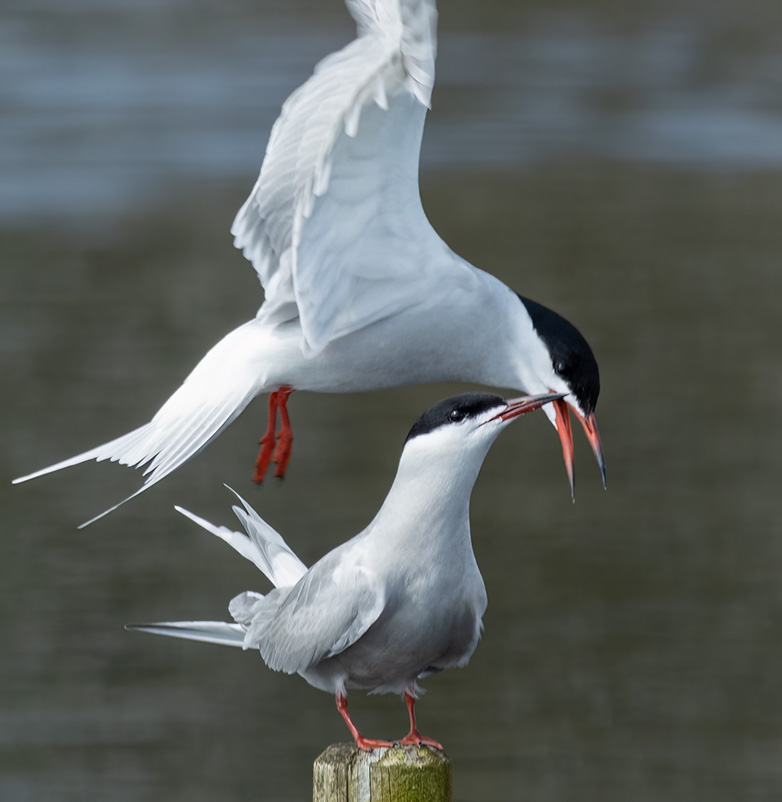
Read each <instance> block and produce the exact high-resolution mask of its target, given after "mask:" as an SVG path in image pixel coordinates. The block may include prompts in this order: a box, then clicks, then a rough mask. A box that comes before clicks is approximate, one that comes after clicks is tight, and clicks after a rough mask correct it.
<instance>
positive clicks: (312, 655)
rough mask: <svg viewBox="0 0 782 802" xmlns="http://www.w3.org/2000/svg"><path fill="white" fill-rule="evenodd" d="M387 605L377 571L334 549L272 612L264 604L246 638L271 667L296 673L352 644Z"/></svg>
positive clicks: (275, 669)
mask: <svg viewBox="0 0 782 802" xmlns="http://www.w3.org/2000/svg"><path fill="white" fill-rule="evenodd" d="M384 607H385V593H384V590H383V588H382V586H381V585H380V583H379V582H378V581H377V577H376V575H375V574H374V573H373V572H372V571H370V570H369V569H367V568H365V567H364V566H361V565H357V564H355V563H352V562H350V561H340V559H339V557H338V556H337V555H336V554H335V553H334V552H331V553H330V554H328V555H326V557H325V558H324V559H322V560H321V561H320V562H318V563H316V564H315V565H314V566H313V567H312V569H311V570H310V571H308V572H307V573H306V574H305V576H304V577H302V579H301V580H300V581H299V583H298V584H297V585H296V586H295V587H293V588H291V589H290V592H289V593H288V594H286V595H285V596H284V598H282V599H281V601H280V603H279V606H278V607H277V609H276V610H275V611H274V613H273V614H271V615H269V613H270V612H271V611H268V610H264V611H263V613H262V614H261V615H259V616H258V620H257V622H256V621H253V622H252V624H251V626H250V629H249V631H248V633H247V634H248V636H249V637H248V640H251V642H253V643H254V645H257V646H258V647H259V648H260V651H261V657H263V659H264V661H265V662H266V664H267V665H268V666H269V668H271V669H273V670H274V671H284V672H285V673H286V674H295V673H299V672H301V671H305V670H306V669H308V668H311V667H312V666H314V665H317V664H318V663H320V662H321V661H323V660H326V659H327V658H329V657H333V656H334V655H336V654H339V653H340V652H342V651H344V650H345V649H347V648H348V647H349V646H351V645H352V644H354V643H355V642H356V641H357V640H358V639H359V638H360V637H361V636H362V635H363V634H364V633H365V632H366V631H367V630H368V629H369V627H371V626H372V624H373V623H374V622H375V621H376V620H377V618H378V616H379V615H380V614H381V613H382V612H383V608H384ZM256 623H257V626H256ZM245 642H247V641H245Z"/></svg>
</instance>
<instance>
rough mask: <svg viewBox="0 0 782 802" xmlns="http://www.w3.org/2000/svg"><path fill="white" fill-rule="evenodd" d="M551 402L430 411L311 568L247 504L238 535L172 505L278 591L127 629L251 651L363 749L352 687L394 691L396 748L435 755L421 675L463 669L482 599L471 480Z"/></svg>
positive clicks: (450, 402)
mask: <svg viewBox="0 0 782 802" xmlns="http://www.w3.org/2000/svg"><path fill="white" fill-rule="evenodd" d="M561 398H562V396H561V395H557V394H548V395H540V396H529V397H523V398H518V399H513V400H508V401H504V400H503V399H502V398H500V397H499V396H494V395H488V394H484V393H465V394H462V395H458V396H454V397H453V398H448V399H446V400H445V401H441V402H440V403H439V404H436V405H435V406H433V407H431V408H430V409H429V410H427V411H426V412H425V413H424V414H423V415H422V416H421V417H420V418H419V419H418V421H417V422H416V424H415V425H414V426H413V428H412V429H411V430H410V433H409V434H408V436H407V440H406V442H405V445H404V449H403V451H402V456H401V459H400V460H399V467H398V469H397V473H396V478H395V479H394V482H393V485H392V486H391V490H390V491H389V493H388V496H387V497H386V499H385V501H384V502H383V505H382V506H381V508H380V510H379V512H378V513H377V515H376V516H375V518H374V520H373V521H372V522H371V523H370V524H369V526H367V528H366V529H364V531H363V532H361V533H360V534H358V535H356V536H355V537H354V538H352V539H351V540H348V541H347V542H346V543H343V544H342V545H341V546H338V547H337V548H335V549H334V550H333V551H330V552H329V553H328V554H326V555H325V556H324V557H323V558H321V559H320V560H319V561H318V562H316V563H315V564H314V565H313V566H312V567H311V568H309V569H307V567H306V566H305V565H304V563H302V562H301V560H299V558H298V557H297V556H296V555H295V554H294V553H293V552H292V551H291V549H290V548H289V547H288V546H287V544H286V543H285V541H284V540H283V539H282V536H281V535H279V534H278V533H277V532H276V531H275V530H274V529H272V528H271V526H269V524H267V523H266V522H265V521H264V520H263V519H262V518H261V517H260V516H259V515H258V513H256V512H255V511H254V510H253V509H252V507H250V505H249V504H248V503H247V502H246V501H244V500H243V499H242V498H241V497H239V500H240V501H241V502H242V504H243V507H239V506H235V507H234V508H233V510H234V512H235V513H236V515H237V517H238V518H239V520H240V521H241V522H242V524H243V526H244V528H245V530H246V532H247V534H243V533H239V532H235V531H232V530H231V529H228V528H226V527H222V526H214V525H213V524H210V523H209V522H207V521H204V520H203V519H201V518H199V517H197V516H195V515H193V514H192V513H190V512H188V511H186V510H183V509H181V508H180V507H177V509H178V510H179V511H180V512H182V513H183V514H184V515H186V516H188V517H189V518H191V519H192V520H194V521H195V522H196V523H198V524H200V525H201V526H202V527H203V528H204V529H207V530H208V531H209V532H212V533H213V534H215V535H217V536H218V537H220V538H222V539H223V540H224V541H225V542H226V543H228V544H229V545H230V546H232V547H233V548H234V549H236V551H238V552H239V554H241V555H242V556H243V557H245V558H246V559H248V560H250V561H251V562H253V563H254V564H255V565H256V566H257V567H258V568H259V569H260V570H261V571H262V572H263V573H264V574H265V575H266V576H267V577H268V578H269V579H270V580H271V582H272V584H273V585H274V586H275V589H274V590H272V591H271V592H270V593H267V594H266V595H262V594H260V593H256V592H254V591H247V592H245V593H241V594H240V595H238V596H236V598H234V599H233V600H232V601H231V603H230V605H229V608H228V609H229V611H230V613H231V616H232V617H233V619H234V622H233V623H226V622H222V621H171V622H160V623H155V624H138V625H129V626H128V628H129V629H139V630H143V631H145V632H152V633H155V634H159V635H169V636H172V637H176V638H187V639H191V640H199V641H206V642H209V643H218V644H224V645H227V646H240V647H242V648H244V649H259V650H260V653H261V657H262V658H263V660H264V661H265V663H266V664H267V665H268V666H269V668H271V669H274V670H275V671H284V672H285V673H286V674H300V675H301V676H302V677H303V678H304V679H305V680H306V681H307V682H308V683H309V684H310V685H313V686H314V687H316V688H319V689H321V690H323V691H328V692H330V693H333V694H334V695H335V698H336V702H337V709H338V710H339V712H340V714H341V715H342V717H343V719H344V720H345V723H346V724H347V726H348V728H349V729H350V732H351V734H352V735H353V738H354V739H355V741H356V745H357V746H358V747H359V748H361V749H372V748H374V747H378V746H391V745H392V743H391V742H389V741H380V740H373V739H369V738H365V737H364V736H363V735H361V733H360V732H359V731H358V729H357V728H356V726H355V724H354V723H353V721H352V720H351V718H350V715H349V714H348V705H347V690H348V688H358V689H362V690H366V691H369V692H370V693H399V694H404V699H405V703H406V705H407V709H408V713H409V716H410V732H409V733H408V734H407V735H406V736H405V737H404V738H402V740H401V741H400V742H399V743H403V744H417V745H422V744H423V745H425V746H431V747H434V748H437V749H441V748H442V747H441V745H440V744H439V743H438V742H437V741H434V740H432V739H431V738H425V737H423V736H422V735H421V734H420V733H419V731H418V728H417V726H416V719H415V700H416V698H417V696H418V694H419V692H420V689H419V688H418V685H417V680H418V679H421V678H423V677H426V676H429V675H430V674H434V673H436V672H438V671H442V670H443V669H446V668H457V667H461V666H465V665H466V664H467V662H468V661H469V659H470V657H471V656H472V653H473V652H474V651H475V648H476V646H477V645H478V638H479V637H480V633H481V626H482V625H481V618H482V616H483V613H484V611H485V610H486V601H487V600H486V590H485V588H484V584H483V579H482V577H481V574H480V571H479V570H478V564H477V563H476V561H475V555H474V554H473V550H472V541H471V538H470V520H469V506H470V495H471V493H472V488H473V485H474V484H475V480H476V479H477V477H478V472H479V471H480V469H481V465H482V464H483V460H484V457H485V456H486V454H487V453H488V451H489V448H490V447H491V444H492V443H493V442H494V440H495V438H496V437H497V435H498V434H499V433H500V432H501V431H502V430H503V429H504V428H505V427H506V426H508V425H509V424H510V423H511V422H512V421H514V420H516V419H517V418H518V417H520V416H521V415H523V414H524V413H526V412H530V411H532V410H534V409H537V408H539V407H541V406H543V405H544V404H547V403H548V402H553V403H556V402H557V400H561ZM237 496H238V494H237Z"/></svg>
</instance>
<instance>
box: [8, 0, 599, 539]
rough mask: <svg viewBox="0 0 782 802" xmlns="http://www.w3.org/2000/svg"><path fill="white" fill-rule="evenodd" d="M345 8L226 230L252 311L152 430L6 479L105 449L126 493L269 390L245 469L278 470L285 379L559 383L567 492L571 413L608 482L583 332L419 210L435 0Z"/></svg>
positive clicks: (283, 463)
mask: <svg viewBox="0 0 782 802" xmlns="http://www.w3.org/2000/svg"><path fill="white" fill-rule="evenodd" d="M346 4H347V8H348V10H349V12H350V13H351V15H352V16H353V17H354V19H355V21H356V23H357V33H358V35H357V38H356V39H354V40H353V41H352V42H350V43H349V44H348V45H347V46H346V47H344V48H343V49H342V50H340V51H338V52H336V53H333V54H331V55H330V56H328V57H326V58H325V59H324V60H323V61H321V62H320V63H319V64H318V65H317V67H316V68H315V72H314V74H313V75H312V77H311V78H310V79H309V80H308V81H306V83H304V84H303V85H302V86H301V87H300V88H299V89H297V90H296V91H295V92H294V93H293V94H292V95H291V96H290V97H289V98H288V100H287V101H286V102H285V104H284V105H283V107H282V112H281V114H280V116H279V118H278V119H277V121H276V123H275V124H274V127H273V128H272V131H271V136H270V139H269V143H268V146H267V149H266V155H265V158H264V161H263V165H262V167H261V172H260V176H259V178H258V180H257V182H256V184H255V187H254V188H253V190H252V192H251V194H250V196H249V197H248V198H247V201H246V202H245V203H244V205H243V206H242V208H241V209H240V211H239V213H238V215H237V217H236V219H235V221H234V223H233V227H232V229H231V230H232V233H233V235H234V244H235V245H236V246H237V247H238V248H240V249H241V250H242V251H243V253H244V255H245V256H246V257H247V258H248V259H249V260H250V262H251V263H252V265H253V267H254V268H255V270H256V271H257V273H258V277H259V279H260V282H261V284H262V286H263V289H264V292H265V299H264V302H263V305H262V306H261V307H260V309H259V310H258V313H257V315H256V317H255V318H254V319H253V320H251V321H249V322H247V323H245V324H244V325H242V326H240V327H239V328H237V329H235V330H234V331H232V332H230V333H229V334H228V335H227V336H225V337H224V338H223V339H222V340H220V342H218V343H217V344H216V345H215V346H214V347H213V348H212V349H211V350H210V351H209V352H208V353H207V354H206V356H204V357H203V359H202V360H201V361H200V362H199V363H198V364H197V365H196V367H195V368H194V370H193V371H192V372H191V373H190V375H189V376H188V377H187V379H186V380H185V382H184V383H183V384H182V386H181V387H180V388H179V389H178V390H177V391H176V392H175V393H174V394H173V395H172V396H171V397H170V398H169V399H168V401H166V402H165V404H163V406H162V407H161V408H160V410H159V411H158V412H157V413H156V414H155V416H154V417H153V418H152V420H151V421H150V422H149V423H147V424H145V425H143V426H141V427H140V428H138V429H135V430H134V431H132V432H130V433H128V434H126V435H124V436H122V437H119V438H117V439H115V440H112V441H110V442H108V443H105V444H103V445H101V446H98V447H97V448H93V449H90V450H89V451H85V452H84V453H82V454H79V455H77V456H75V457H72V458H70V459H66V460H64V461H62V462H58V463H56V464H55V465H51V466H49V467H48V468H44V469H43V470H39V471H36V472H35V473H32V474H29V475H27V476H23V477H20V478H19V479H16V480H14V481H15V482H22V481H25V480H27V479H32V478H34V477H37V476H41V475H43V474H46V473H50V472H52V471H56V470H59V469H61V468H66V467H68V466H71V465H76V464H78V463H81V462H85V461H87V460H92V459H95V460H98V461H101V460H111V461H114V462H119V463H121V464H123V465H129V466H133V467H142V466H145V475H146V479H145V482H144V484H143V486H142V487H141V488H140V489H139V490H138V491H136V493H134V494H133V495H131V496H130V497H129V498H133V497H134V496H136V495H138V494H139V493H141V492H142V491H143V490H145V489H146V488H148V487H150V486H151V485H153V484H155V483H157V482H159V481H160V480H161V479H163V478H164V477H165V476H167V475H168V474H169V473H171V472H172V471H173V470H175V469H176V468H178V467H179V466H180V465H182V464H183V463H184V462H185V461H187V460H188V459H190V458H191V457H193V456H194V455H195V454H197V453H198V452H199V451H201V449H203V448H204V447H205V446H206V445H207V444H208V443H210V442H211V441H212V440H213V439H214V438H216V437H217V436H218V435H219V434H220V432H222V431H223V429H225V428H226V427H227V426H228V425H229V424H230V423H231V422H232V421H233V420H234V419H235V418H236V417H237V416H238V415H239V414H240V413H241V412H242V411H243V410H244V408H245V407H246V406H247V405H248V404H249V403H250V401H251V400H252V399H253V398H255V396H257V395H259V394H262V393H270V394H271V395H270V398H269V417H268V425H267V430H266V433H265V435H264V436H263V438H262V440H261V446H262V447H261V450H260V453H259V455H258V460H257V463H256V472H255V476H254V479H255V480H256V481H260V480H261V479H262V478H263V476H264V474H265V473H266V470H267V468H268V466H269V465H270V463H271V462H275V463H276V470H275V473H276V475H278V476H282V475H283V474H284V473H285V470H286V467H287V465H288V460H289V458H290V453H291V447H292V430H291V426H290V420H289V418H288V410H287V402H288V397H289V395H290V393H291V392H292V391H293V390H309V391H314V392H324V393H348V392H357V391H361V390H375V389H382V388H387V387H395V386H400V385H407V384H418V383H423V382H433V381H452V380H453V381H468V382H474V383H477V384H482V385H485V386H486V385H488V386H492V387H505V388H514V389H518V390H521V391H524V392H527V393H536V394H540V393H547V392H556V393H560V394H563V395H564V396H565V397H564V398H563V399H561V400H559V401H555V402H554V403H553V404H551V406H550V407H546V414H547V415H548V417H549V419H550V420H551V422H552V423H553V424H554V425H555V427H556V429H557V430H558V433H559V437H560V440H561V443H562V449H563V455H564V459H565V465H566V468H567V473H568V477H569V480H570V486H571V494H572V493H573V492H574V473H573V437H572V432H571V427H570V418H569V414H568V410H569V409H570V410H571V411H572V412H573V413H574V414H575V416H576V417H577V418H578V420H579V421H580V422H581V424H582V426H583V428H584V430H585V432H586V435H587V437H588V439H589V442H590V443H591V446H592V449H593V451H594V453H595V456H596V458H597V461H598V464H599V466H600V471H601V474H602V478H603V485H605V463H604V460H603V453H602V446H601V441H600V435H599V433H598V429H597V423H596V420H595V407H596V404H597V399H598V395H599V392H600V378H599V373H598V367H597V362H596V360H595V357H594V355H593V353H592V350H591V348H590V347H589V345H588V343H587V341H586V340H585V339H584V337H583V336H582V335H581V334H580V332H579V331H578V330H577V329H576V328H575V327H574V326H573V325H572V324H571V323H569V322H568V321H567V320H565V319H564V318H562V317H561V316H560V315H558V314H557V313H556V312H553V311H552V310H550V309H548V308H546V307H544V306H542V305H540V304H538V303H536V302H534V301H532V300H530V299H528V298H525V297H522V296H520V295H517V294H516V293H515V292H513V291H512V290H511V289H510V288H508V287H507V286H506V285H505V284H503V283H502V282H501V281H499V280H498V279H497V278H495V277H494V276H492V275H490V274H489V273H485V272H484V271H482V270H479V269H478V268H475V267H473V266H472V265H470V264H469V263H468V262H466V261H465V260H464V259H462V258H460V257H459V256H457V255H456V254H455V253H454V252H453V251H452V250H451V249H450V248H449V247H448V246H447V245H446V244H445V243H444V242H443V240H442V239H441V238H440V237H439V236H438V235H437V233H436V232H435V230H434V229H433V228H432V226H431V225H430V223H429V221H428V220H427V218H426V215H425V213H424V210H423V207H422V205H421V198H420V193H419V186H418V169H419V164H418V163H419V152H420V147H421V136H422V133H423V129H424V119H425V116H426V112H427V108H428V106H429V102H430V97H431V93H432V87H433V85H434V60H435V49H436V44H435V36H436V18H437V13H436V9H435V3H434V0H346ZM278 415H279V417H280V419H281V425H280V429H279V431H277V419H278ZM125 500H126V501H127V500H128V499H125ZM120 503H123V502H120ZM118 506H119V504H117V505H115V506H114V507H111V508H110V509H109V510H106V512H104V513H102V514H101V515H98V516H97V517H96V518H93V519H92V520H93V521H94V520H97V518H100V517H102V515H105V514H106V513H108V512H111V511H112V510H114V509H116V507H118ZM91 522H92V521H88V522H87V523H91ZM85 525H86V524H83V526H85Z"/></svg>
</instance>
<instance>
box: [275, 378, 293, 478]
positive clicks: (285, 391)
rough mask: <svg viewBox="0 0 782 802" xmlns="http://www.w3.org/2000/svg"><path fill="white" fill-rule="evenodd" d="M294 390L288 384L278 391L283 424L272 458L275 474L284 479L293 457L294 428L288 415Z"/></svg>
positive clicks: (278, 402) (278, 403)
mask: <svg viewBox="0 0 782 802" xmlns="http://www.w3.org/2000/svg"><path fill="white" fill-rule="evenodd" d="M292 392H293V389H292V388H291V387H288V386H287V385H284V386H282V387H280V389H279V390H278V391H277V405H278V407H279V409H280V423H281V424H282V425H281V426H280V431H279V433H278V434H277V448H276V449H275V450H274V457H273V458H272V459H273V460H274V462H275V463H276V464H277V467H276V468H275V470H274V475H275V476H276V477H277V478H278V479H282V478H283V477H284V476H285V471H286V470H287V468H288V463H289V462H290V459H291V451H292V450H293V430H292V429H291V420H290V418H289V417H288V399H289V398H290V395H291V393H292Z"/></svg>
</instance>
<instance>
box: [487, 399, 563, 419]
mask: <svg viewBox="0 0 782 802" xmlns="http://www.w3.org/2000/svg"><path fill="white" fill-rule="evenodd" d="M564 397H565V396H564V395H562V394H561V393H544V394H543V395H524V396H522V397H521V398H508V399H506V401H505V403H506V404H507V405H508V406H507V407H505V409H504V410H503V411H502V412H500V414H499V415H496V416H495V417H494V418H492V420H512V419H513V418H518V417H519V415H524V414H525V413H527V412H532V411H533V410H535V409H540V408H541V407H542V406H543V405H544V404H548V403H549V402H550V401H551V402H553V403H555V404H560V403H562V404H564V403H565V402H564V401H562V399H563V398H564ZM565 406H567V404H565Z"/></svg>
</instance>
